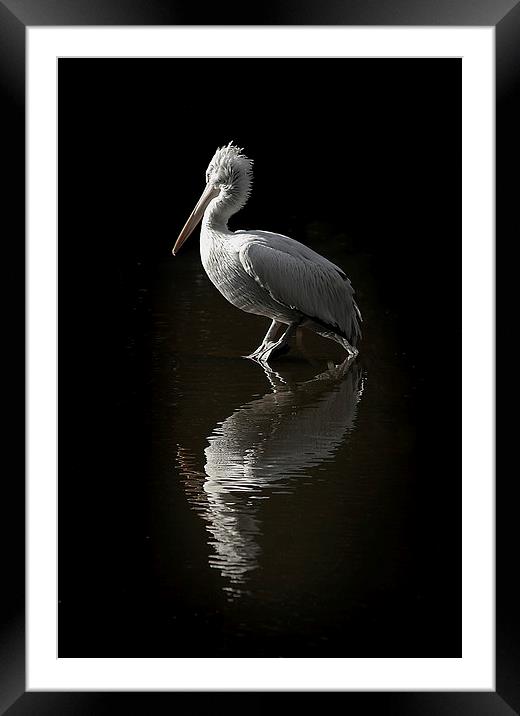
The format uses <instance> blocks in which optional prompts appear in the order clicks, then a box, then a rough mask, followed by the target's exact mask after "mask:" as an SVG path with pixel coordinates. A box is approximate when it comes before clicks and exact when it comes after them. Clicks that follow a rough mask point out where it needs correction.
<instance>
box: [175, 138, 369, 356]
mask: <svg viewBox="0 0 520 716" xmlns="http://www.w3.org/2000/svg"><path fill="white" fill-rule="evenodd" d="M242 152H243V150H242V149H240V148H239V147H236V146H234V145H233V144H232V142H230V143H229V144H228V145H227V146H225V147H221V148H220V149H217V151H216V152H215V155H214V156H213V159H212V160H211V162H210V163H209V166H208V168H207V170H206V188H205V189H204V191H203V193H202V196H201V197H200V199H199V201H198V202H197V205H196V206H195V208H194V209H193V211H192V213H191V215H190V217H189V218H188V221H187V222H186V224H185V225H184V227H183V229H182V231H181V233H180V234H179V238H178V239H177V241H176V242H175V246H174V247H173V252H172V253H173V254H174V255H175V254H177V252H178V251H179V249H180V248H181V246H182V244H183V243H184V242H185V241H186V239H187V238H188V237H189V236H190V234H191V233H192V232H193V230H194V229H195V228H196V226H197V225H198V223H199V221H200V220H201V219H203V221H202V230H201V232H200V257H201V260H202V265H203V266H204V269H205V271H206V273H207V274H208V276H209V278H210V280H211V281H212V282H213V284H214V285H215V286H216V287H217V289H218V290H219V291H220V293H221V294H222V295H223V296H224V297H225V298H227V300H228V301H229V302H230V303H232V304H233V306H236V307H237V308H240V309H242V310H243V311H246V312H247V313H255V314H257V315H260V316H266V317H267V318H270V319H271V321H272V323H271V325H270V327H269V330H268V331H267V333H266V336H265V338H264V340H263V341H262V343H261V344H260V346H259V347H258V348H257V349H256V350H255V351H254V352H253V353H252V354H251V355H250V356H247V357H248V358H253V359H255V360H257V361H259V362H261V363H263V364H267V362H268V361H269V359H270V358H271V357H273V356H274V355H275V354H276V353H278V352H280V351H282V352H283V350H284V349H286V347H287V344H288V342H289V339H290V338H291V336H292V334H293V333H294V331H295V329H296V328H298V327H300V326H301V327H305V328H310V329H311V330H313V331H315V332H316V333H319V334H320V335H322V336H325V337H326V338H331V339H332V340H334V341H337V342H338V343H339V344H340V345H342V346H343V348H345V350H346V351H347V353H348V354H349V355H350V356H355V355H357V352H358V351H357V348H356V345H357V342H358V340H359V338H360V337H361V331H360V327H359V323H360V321H361V314H360V312H359V308H358V307H357V305H356V302H355V301H354V291H353V289H352V286H351V284H350V281H349V279H348V278H347V276H346V275H345V273H344V272H343V271H342V270H341V269H340V268H339V267H338V266H336V265H335V264H333V263H332V262H331V261H328V260H327V259H326V258H324V257H323V256H320V254H318V253H316V252H315V251H313V250H312V249H310V248H308V247H307V246H304V244H301V243H300V242H299V241H295V240H294V239H290V238H289V237H287V236H282V235H281V234H273V233H271V232H269V231H230V230H229V229H228V226H227V222H228V221H229V218H230V217H231V216H232V215H233V214H235V213H236V212H237V211H239V210H240V209H241V208H242V207H243V206H244V205H245V203H246V202H247V199H248V197H249V195H250V193H251V183H252V161H251V160H250V159H248V158H247V157H246V156H245V155H244V154H243V153H242ZM282 327H283V328H284V331H283V333H282V334H281V336H280V337H279V338H277V337H276V336H277V333H278V331H279V329H280V328H282Z"/></svg>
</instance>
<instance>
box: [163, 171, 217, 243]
mask: <svg viewBox="0 0 520 716" xmlns="http://www.w3.org/2000/svg"><path fill="white" fill-rule="evenodd" d="M218 193H219V190H218V189H216V188H215V187H213V186H211V185H210V184H206V188H205V189H204V191H203V192H202V196H201V197H200V199H199V200H198V202H197V205H196V207H195V208H194V209H193V211H192V212H191V214H190V216H189V218H188V221H187V222H186V223H185V224H184V226H183V228H182V231H181V233H180V234H179V238H178V239H177V241H176V242H175V246H174V247H173V250H172V254H173V255H174V256H175V255H176V254H177V253H178V252H179V249H180V248H181V246H182V245H183V243H184V242H185V241H186V239H187V238H188V236H190V234H192V233H193V230H194V229H195V228H196V226H197V224H198V223H199V221H200V220H201V219H202V217H203V215H204V212H205V211H206V207H207V205H208V204H209V202H210V201H211V200H212V199H213V198H214V197H216V196H217V195H218Z"/></svg>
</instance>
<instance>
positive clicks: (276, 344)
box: [256, 323, 298, 363]
mask: <svg viewBox="0 0 520 716" xmlns="http://www.w3.org/2000/svg"><path fill="white" fill-rule="evenodd" d="M297 325H298V324H297V323H291V324H289V325H288V326H287V328H286V330H285V331H284V332H283V333H282V335H281V336H280V338H279V339H278V340H277V341H271V342H270V343H269V344H268V345H267V346H266V348H265V350H264V351H263V352H262V353H260V354H259V355H257V357H256V360H258V361H260V362H261V363H267V362H268V361H269V359H270V358H271V356H272V355H273V354H274V353H276V352H278V351H279V350H280V349H281V348H283V347H284V346H286V345H287V344H288V343H289V341H290V340H291V336H292V334H293V333H294V331H295V330H296V327H297Z"/></svg>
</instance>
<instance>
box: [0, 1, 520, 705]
mask: <svg viewBox="0 0 520 716" xmlns="http://www.w3.org/2000/svg"><path fill="white" fill-rule="evenodd" d="M203 19H204V24H206V25H211V24H219V25H228V24H229V25H241V24H242V25H243V24H248V25H289V24H296V25H320V24H321V25H441V26H442V25H444V26H447V25H459V26H461V25H462V26H478V25H484V26H495V30H496V92H497V95H496V130H497V134H496V136H497V144H496V172H497V174H496V176H497V184H496V190H497V231H498V232H499V233H500V235H502V236H503V237H504V240H505V237H506V233H510V234H512V236H511V238H512V239H514V238H517V237H518V212H517V209H516V204H517V201H518V198H517V196H516V192H517V191H518V183H517V181H510V180H509V181H508V178H509V176H511V177H513V176H514V169H516V174H517V172H518V166H519V165H520V150H519V147H518V143H515V139H516V137H515V136H514V130H515V129H516V128H517V127H518V126H520V112H519V110H518V104H520V103H519V99H520V96H519V95H520V2H519V0H478V2H474V0H451V2H450V1H449V0H441V1H440V2H433V0H423V1H422V2H419V1H416V2H414V3H410V2H407V0H394V2H393V3H391V4H389V3H387V2H384V1H383V0H372V1H371V2H365V3H359V2H356V1H354V0H345V2H343V3H337V2H335V0H320V2H319V3H313V2H312V0H305V2H303V3H299V4H298V5H296V3H294V4H293V3H286V4H285V5H284V6H283V7H281V6H280V7H277V6H276V4H275V3H273V2H272V0H269V1H267V2H264V3H260V4H258V5H257V6H254V7H247V4H246V3H241V4H240V5H238V4H237V6H234V4H232V5H231V6H224V5H223V4H222V3H213V4H212V6H211V7H210V8H209V9H208V10H207V12H206V11H205V12H204V15H203ZM179 24H180V25H188V24H194V25H200V24H201V9H200V7H199V5H198V4H195V3H190V2H189V1H186V0H155V2H148V3H144V2H143V3H134V2H128V0H105V1H104V2H92V0H74V1H71V0H61V2H55V1H54V0H0V97H1V100H2V110H1V113H0V116H1V117H2V120H3V125H4V127H5V130H4V131H5V134H4V142H3V144H4V149H3V154H4V157H3V162H2V163H3V170H4V171H3V172H2V174H3V175H4V176H5V177H6V178H7V182H6V187H5V190H4V191H5V194H4V196H5V197H6V199H5V200H4V202H2V204H3V210H2V215H3V219H4V221H5V218H6V217H7V218H8V220H10V226H11V227H12V228H11V233H10V234H9V235H10V236H11V237H12V239H11V241H10V242H9V247H8V248H9V249H11V250H14V251H13V253H15V254H16V253H17V252H19V253H20V254H22V253H23V247H24V234H25V220H24V204H25V128H24V112H25V96H24V95H25V28H26V26H38V25H54V26H59V25H179ZM515 100H516V103H515ZM515 199H516V202H515ZM515 226H516V236H515V235H514V228H515ZM4 236H7V232H5V231H4ZM6 243H7V242H6ZM16 258H18V256H16ZM20 258H21V256H20ZM5 313H6V312H4V316H3V318H4V326H5V322H7V323H8V325H7V327H6V328H5V329H4V331H5V333H4V335H13V336H14V335H16V333H17V332H18V333H21V328H20V326H21V325H22V324H21V322H16V323H15V322H14V319H12V318H11V315H12V314H11V312H10V311H9V312H7V313H8V315H5ZM9 321H12V325H9ZM20 338H21V336H20ZM13 374H14V371H13ZM13 464H17V463H16V462H14V461H13ZM512 478H513V479H510V480H509V482H508V481H507V477H505V478H502V480H501V482H500V483H499V485H498V486H497V531H496V534H497V555H496V569H497V578H496V586H497V596H496V608H497V611H496V688H497V690H496V692H428V693H423V692H420V693H413V692H412V693H402V692H400V693H399V692H391V693H376V692H368V693H356V692H354V693H353V692H341V698H342V699H343V700H344V701H343V704H344V707H347V708H348V707H349V706H350V707H351V708H353V709H355V711H356V712H363V713H366V712H367V711H372V709H374V710H377V712H379V711H382V712H383V713H385V714H421V715H426V716H428V714H432V715H433V714H452V713H453V714H455V713H456V714H465V713H468V714H473V715H475V716H478V715H479V714H497V715H498V714H504V716H505V715H506V714H513V713H514V712H515V711H516V712H517V713H519V714H520V676H519V674H520V640H519V627H518V618H517V611H518V610H517V604H516V598H517V597H516V595H517V591H516V590H515V589H514V587H513V580H514V574H513V572H514V571H516V570H515V568H514V567H511V565H514V564H515V562H516V560H515V552H516V550H515V537H516V532H517V527H516V521H515V514H514V512H515V511H516V505H517V501H516V500H515V499H514V498H515V497H516V494H515V492H516V490H517V489H518V488H517V487H516V483H517V481H516V480H515V479H514V476H512ZM7 482H8V479H7V475H5V477H4V480H3V483H4V485H5V484H6V483H7ZM7 487H8V489H9V493H8V495H7V497H8V499H7V500H4V504H9V506H10V509H9V517H8V519H5V518H6V517H7V515H5V516H4V519H3V520H2V522H1V523H0V524H1V529H2V531H3V530H5V535H4V534H2V537H3V539H2V542H1V544H2V545H3V547H4V549H3V555H2V561H3V563H4V565H6V569H5V570H4V579H3V580H2V581H3V585H4V588H3V590H2V591H3V592H4V595H3V596H4V598H6V600H5V601H6V605H5V607H4V609H3V610H2V614H1V622H0V624H1V627H0V628H1V630H2V631H1V638H0V714H2V713H4V712H6V711H8V713H9V714H10V715H12V716H18V715H19V714H20V715H22V714H41V715H44V714H58V713H59V714H65V713H74V714H83V713H85V714H87V713H88V714H92V713H105V712H106V713H109V712H110V713H112V711H113V709H114V707H119V706H121V707H122V708H123V709H124V711H125V712H128V713H142V712H153V713H162V712H163V711H164V712H165V713H166V712H167V711H168V712H171V709H172V707H174V706H175V705H176V704H177V698H178V697H179V694H176V693H132V694H129V693H126V694H124V693H105V694H100V693H95V692H88V693H78V692H54V693H53V692H27V693H26V692H25V664H24V661H25V606H24V589H25V587H24V566H23V565H24V543H25V540H24V527H23V525H24V524H25V517H24V511H25V510H24V481H23V477H22V475H21V474H19V475H17V476H16V478H14V476H12V477H11V478H10V482H9V484H8V485H7ZM510 555H511V556H510ZM516 558H517V555H516ZM194 696H195V699H196V701H195V703H197V704H200V706H199V708H201V709H202V708H204V709H207V706H210V707H213V708H214V707H215V700H217V701H219V700H220V699H221V697H220V696H216V699H215V696H213V694H204V693H198V694H195V695H194ZM309 696H310V698H313V697H312V696H311V695H310V694H309ZM210 698H211V701H209V699H210ZM239 698H240V699H246V698H247V700H248V706H247V707H248V708H251V705H252V704H251V701H252V700H251V699H249V697H248V696H247V695H246V694H244V695H239ZM277 698H279V697H277ZM266 699H269V703H270V701H271V698H270V695H269V693H263V694H259V695H258V696H257V697H255V700H254V707H256V709H261V708H262V707H263V706H265V705H266Z"/></svg>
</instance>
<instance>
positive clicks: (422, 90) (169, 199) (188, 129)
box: [59, 59, 461, 656]
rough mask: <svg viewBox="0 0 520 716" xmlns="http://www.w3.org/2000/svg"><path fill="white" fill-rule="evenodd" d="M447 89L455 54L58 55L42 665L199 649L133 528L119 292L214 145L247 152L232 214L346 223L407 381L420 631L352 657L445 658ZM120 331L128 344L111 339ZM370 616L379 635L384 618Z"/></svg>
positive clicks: (140, 329)
mask: <svg viewBox="0 0 520 716" xmlns="http://www.w3.org/2000/svg"><path fill="white" fill-rule="evenodd" d="M460 88H461V63H460V61H459V60H439V59H436V60H352V59H349V60H329V59H323V60H305V59H303V60H268V59H261V60H177V59H175V60H173V59H172V60H79V59H78V60H71V59H67V60H60V61H59V296H60V301H59V366H60V380H59V416H60V444H59V464H60V471H59V598H60V612H59V614H60V616H59V654H60V656H177V655H178V656H181V655H192V656H194V655H198V656H204V655H206V654H205V653H204V651H202V653H201V646H200V645H201V643H203V642H201V635H200V633H199V634H198V635H197V638H195V639H193V634H194V630H195V631H196V630H197V629H200V627H197V626H196V620H195V619H194V617H193V615H191V616H190V617H189V618H188V617H187V618H186V619H183V618H182V615H183V612H185V613H186V614H188V613H189V607H190V604H189V601H188V598H187V594H188V593H187V592H186V590H183V589H181V590H180V593H179V598H178V601H177V603H176V604H174V605H172V604H170V605H169V607H168V608H169V611H170V612H171V610H173V611H176V612H177V613H178V615H179V619H177V620H176V621H175V622H169V621H167V620H166V619H165V618H164V617H165V614H164V608H163V607H162V606H160V605H159V603H158V601H157V599H156V596H157V594H156V589H155V587H157V585H156V582H155V581H154V580H155V577H154V568H153V566H152V559H151V558H150V554H149V552H148V551H147V550H148V547H147V546H146V544H145V543H144V542H143V540H142V539H141V537H142V535H143V534H145V533H147V532H149V528H150V523H151V521H153V515H152V514H151V513H150V510H149V509H148V505H147V504H143V502H142V501H141V498H140V495H141V492H140V490H139V489H135V488H136V486H137V485H140V483H141V481H142V479H143V474H145V473H146V469H147V465H148V460H149V455H148V454H147V452H146V450H144V449H142V448H141V446H142V445H143V444H148V438H151V437H153V436H151V431H152V427H151V423H150V416H149V411H150V400H151V398H150V389H149V379H150V371H151V370H152V368H151V365H150V361H149V357H148V356H147V352H146V336H147V332H148V331H149V329H150V326H149V323H148V321H149V318H148V317H147V315H148V314H147V313H146V311H138V312H136V311H135V310H134V307H135V306H134V296H135V291H136V287H137V286H142V285H149V284H150V281H152V280H153V276H154V275H155V274H154V271H155V267H156V266H157V264H158V263H162V262H164V261H167V260H169V253H170V251H171V248H172V245H173V242H174V240H175V238H176V236H177V233H178V231H179V229H180V227H181V226H182V224H183V223H184V221H185V219H186V217H187V214H188V213H189V211H190V210H191V208H192V207H193V205H194V202H195V201H196V199H197V198H198V196H199V194H200V191H201V189H202V188H203V179H204V170H205V168H206V166H207V163H208V161H209V159H210V158H211V156H212V154H213V152H214V150H215V148H216V147H217V146H220V145H222V144H224V143H227V142H228V141H229V140H230V139H233V140H235V142H236V143H238V144H239V145H241V146H244V147H245V149H246V151H247V153H248V154H249V156H251V157H254V159H255V184H254V193H253V196H252V199H251V201H250V202H249V204H248V205H247V207H246V208H245V209H244V210H243V211H242V212H241V214H240V216H239V217H236V221H235V222H234V223H233V226H235V227H236V228H247V227H258V228H263V229H270V230H274V231H278V232H280V233H286V234H288V235H291V236H294V237H300V236H301V235H302V231H303V227H306V226H309V225H310V224H312V223H313V222H319V223H320V225H321V226H323V225H325V226H329V227H330V229H331V232H332V233H335V234H337V233H338V231H345V226H347V227H348V231H346V232H345V242H346V248H347V250H348V251H352V252H359V251H363V252H364V253H365V254H367V255H368V256H369V257H370V266H371V271H372V276H373V281H374V282H375V283H376V284H377V287H378V292H379V294H380V296H382V297H383V299H382V300H383V303H384V305H385V306H387V307H388V310H389V311H391V312H392V313H393V315H395V316H397V320H396V326H397V329H396V330H397V334H398V338H399V341H400V343H401V346H402V351H403V352H404V353H406V354H407V355H408V360H409V362H410V365H414V366H419V369H420V371H421V374H422V375H423V376H424V377H425V380H424V381H422V383H421V389H420V390H419V391H417V392H416V394H415V397H414V405H413V410H414V417H415V420H416V425H417V471H418V474H420V476H421V479H420V480H418V481H417V485H416V490H417V500H418V501H420V502H421V504H422V505H427V518H426V523H427V524H426V525H425V526H424V529H423V530H422V531H421V544H420V553H421V559H424V564H425V568H426V565H428V570H429V572H430V577H431V580H432V583H433V585H434V589H433V592H432V594H431V601H430V602H429V603H428V605H427V610H426V611H425V613H424V615H423V616H424V620H425V623H426V622H427V623H428V633H429V635H430V637H432V635H435V634H438V639H437V641H435V640H433V641H430V643H431V644H432V648H431V650H429V651H428V650H427V651H426V652H425V653H421V654H408V653H407V654H401V653H392V654H386V653H385V654H363V655H371V656H415V655H420V656H456V655H458V654H459V653H460V639H461V634H460V626H461V623H460V596H461V592H460V582H461V574H460V548H461V542H460V507H461V502H460V496H461V495H460V468H461V465H460V427H461V426H460V420H461V415H460V409H459V408H460V403H459V402H458V400H459V399H458V398H457V399H456V403H455V405H454V404H453V396H460V342H461V332H460V329H461V311H460V309H461V284H460V281H461V233H460V232H461V164H460V162H461V94H460ZM190 244H191V246H188V245H187V246H186V250H187V251H196V245H195V244H196V241H191V242H190ZM325 248H326V247H324V253H325ZM171 260H172V261H173V259H171ZM129 333H130V334H132V335H133V336H134V337H135V340H136V341H137V344H138V345H140V346H141V350H136V351H132V352H129V351H128V350H127V338H128V335H129ZM423 516H424V512H423ZM418 549H419V546H418ZM154 585H155V586H154ZM157 588H158V589H159V588H160V585H159V587H157ZM403 608H404V607H403ZM387 628H388V632H389V634H391V635H392V636H394V637H396V638H398V637H399V628H400V627H399V624H398V620H397V625H396V624H394V625H388V627H387ZM401 636H402V638H403V641H405V642H406V639H407V637H408V636H409V635H406V634H401ZM193 644H195V645H196V649H194V647H193V646H192V645H193ZM396 648H397V650H398V649H399V645H398V644H397V645H396ZM202 649H203V647H202ZM251 649H252V650H253V651H254V645H251ZM193 650H194V651H193ZM207 655H211V654H210V653H209V652H208V654H207ZM329 655H330V656H341V655H348V656H357V655H361V654H343V653H337V654H336V653H332V654H329Z"/></svg>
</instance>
